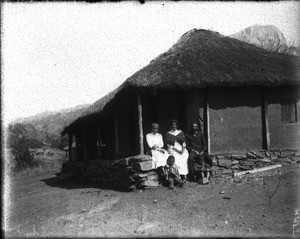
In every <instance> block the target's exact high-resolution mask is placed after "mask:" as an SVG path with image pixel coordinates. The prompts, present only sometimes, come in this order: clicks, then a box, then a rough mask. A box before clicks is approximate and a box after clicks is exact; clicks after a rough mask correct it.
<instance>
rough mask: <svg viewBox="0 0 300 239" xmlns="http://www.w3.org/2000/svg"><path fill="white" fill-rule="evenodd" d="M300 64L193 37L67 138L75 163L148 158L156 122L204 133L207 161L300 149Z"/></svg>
mask: <svg viewBox="0 0 300 239" xmlns="http://www.w3.org/2000/svg"><path fill="white" fill-rule="evenodd" d="M299 66H300V65H299V58H297V57H296V56H291V55H287V54H282V53H276V52H271V51H268V50H264V49H262V48H259V47H257V46H254V45H251V44H248V43H245V42H241V41H239V40H236V39H232V38H229V37H226V36H223V35H220V34H219V33H216V32H212V31H207V30H197V29H193V30H191V31H189V32H187V33H186V34H184V35H183V36H182V37H181V38H180V39H179V41H178V42H177V43H176V44H175V45H173V46H172V47H171V48H170V49H169V50H168V51H167V52H165V53H163V54H161V55H159V56H158V57H157V58H155V59H154V60H153V61H151V62H150V64H149V65H147V66H145V67H144V68H142V69H141V70H139V71H138V72H136V73H135V74H133V75H132V76H131V77H129V78H128V79H127V80H126V81H125V82H124V83H123V84H122V85H120V86H119V87H118V88H117V89H115V90H114V91H112V92H110V93H109V94H108V95H106V96H104V97H103V98H101V99H100V100H98V101H96V102H95V103H94V104H92V105H91V106H90V107H89V108H87V109H86V110H85V111H84V112H83V113H82V115H81V117H79V118H78V119H77V120H75V121H74V122H72V123H71V124H70V125H68V126H67V127H66V128H65V129H64V130H63V132H62V134H63V135H64V134H66V133H67V134H68V135H69V148H71V145H72V150H71V151H70V154H69V157H70V160H71V161H84V160H93V159H113V158H121V157H126V156H130V155H136V154H143V153H144V147H145V140H144V138H145V137H144V136H145V134H146V133H148V132H149V131H150V124H151V122H154V121H155V122H158V123H159V124H160V132H161V133H162V134H164V133H165V132H166V131H167V130H169V121H170V119H172V118H176V119H178V120H179V122H180V125H181V129H182V130H183V131H184V132H187V130H189V126H190V125H191V123H192V122H194V121H197V122H200V123H201V125H202V130H203V131H204V134H205V137H206V139H207V142H208V149H209V152H210V153H215V152H221V151H238V150H245V149H249V150H256V149H266V150H270V149H276V148H288V149H294V148H297V147H298V146H299V145H300V129H299V98H300V92H299V88H300V78H299Z"/></svg>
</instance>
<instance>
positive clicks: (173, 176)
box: [163, 155, 183, 189]
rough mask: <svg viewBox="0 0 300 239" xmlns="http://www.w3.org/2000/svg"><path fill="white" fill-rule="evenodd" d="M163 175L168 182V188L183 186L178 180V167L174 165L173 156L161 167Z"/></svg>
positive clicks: (179, 179)
mask: <svg viewBox="0 0 300 239" xmlns="http://www.w3.org/2000/svg"><path fill="white" fill-rule="evenodd" d="M163 171H164V175H165V178H166V180H167V181H168V184H169V188H170V189H174V185H176V184H177V185H179V187H182V186H183V181H182V180H181V178H180V174H179V171H178V167H177V166H176V164H175V158H174V156H173V155H170V156H169V157H168V159H167V164H166V165H165V166H164V167H163Z"/></svg>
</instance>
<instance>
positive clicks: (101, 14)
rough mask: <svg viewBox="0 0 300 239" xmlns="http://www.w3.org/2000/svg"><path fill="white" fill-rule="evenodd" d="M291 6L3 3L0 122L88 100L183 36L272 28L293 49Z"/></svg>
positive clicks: (295, 27) (295, 16) (295, 8)
mask: <svg viewBox="0 0 300 239" xmlns="http://www.w3.org/2000/svg"><path fill="white" fill-rule="evenodd" d="M299 10H300V4H299V3H298V2H271V3H266V2H265V3H255V2H237V3H236V2H227V3H223V2H146V3H145V4H140V3H138V2H121V3H96V4H89V3H76V2H73V3H71V2H69V3H62V2H61V3H46V2H43V3H4V5H2V36H1V38H2V49H1V52H2V74H1V75H2V85H1V89H2V107H3V108H2V119H3V122H4V125H6V124H8V123H9V122H11V121H12V120H14V119H16V118H20V117H28V116H32V115H35V114H37V113H41V112H44V111H56V110H60V109H64V108H69V107H73V106H76V105H82V104H88V103H93V102H95V101H96V100H98V99H100V98H101V97H102V96H104V95H106V94H107V93H109V92H110V91H112V90H113V89H115V88H116V87H118V86H119V85H120V84H122V83H123V82H124V81H125V80H126V79H127V78H128V77H130V76H131V75H132V74H134V73H135V72H136V71H138V70H139V69H141V68H142V67H144V66H146V65H147V64H148V63H149V62H150V61H151V60H152V59H154V58H155V57H156V56H158V55H159V54H161V53H163V52H165V51H166V50H168V49H169V48H170V47H171V46H172V45H173V44H175V43H176V41H177V40H178V39H179V38H180V37H181V36H182V35H183V34H184V33H186V32H187V31H189V30H191V29H193V28H198V29H200V28H202V29H208V30H213V31H217V32H219V33H220V34H223V35H229V34H233V33H236V32H238V31H241V30H242V29H244V28H246V27H248V26H251V25H254V24H259V25H275V26H277V27H278V28H279V29H280V30H281V31H282V32H283V34H284V36H285V37H286V39H287V41H288V42H289V43H295V44H299V43H300V39H299V36H300V34H299V29H300V28H299V25H300V21H299Z"/></svg>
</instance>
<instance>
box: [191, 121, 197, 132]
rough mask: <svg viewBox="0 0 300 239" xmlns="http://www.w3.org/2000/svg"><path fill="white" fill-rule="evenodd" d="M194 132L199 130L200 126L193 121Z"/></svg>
mask: <svg viewBox="0 0 300 239" xmlns="http://www.w3.org/2000/svg"><path fill="white" fill-rule="evenodd" d="M191 128H192V132H193V133H195V132H197V131H198V130H199V126H198V124H197V123H196V122H194V123H192V127H191Z"/></svg>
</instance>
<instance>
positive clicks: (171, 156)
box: [167, 155, 175, 166]
mask: <svg viewBox="0 0 300 239" xmlns="http://www.w3.org/2000/svg"><path fill="white" fill-rule="evenodd" d="M174 163H175V158H174V156H173V155H170V156H169V157H168V159H167V164H168V165H170V166H173V165H174Z"/></svg>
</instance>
